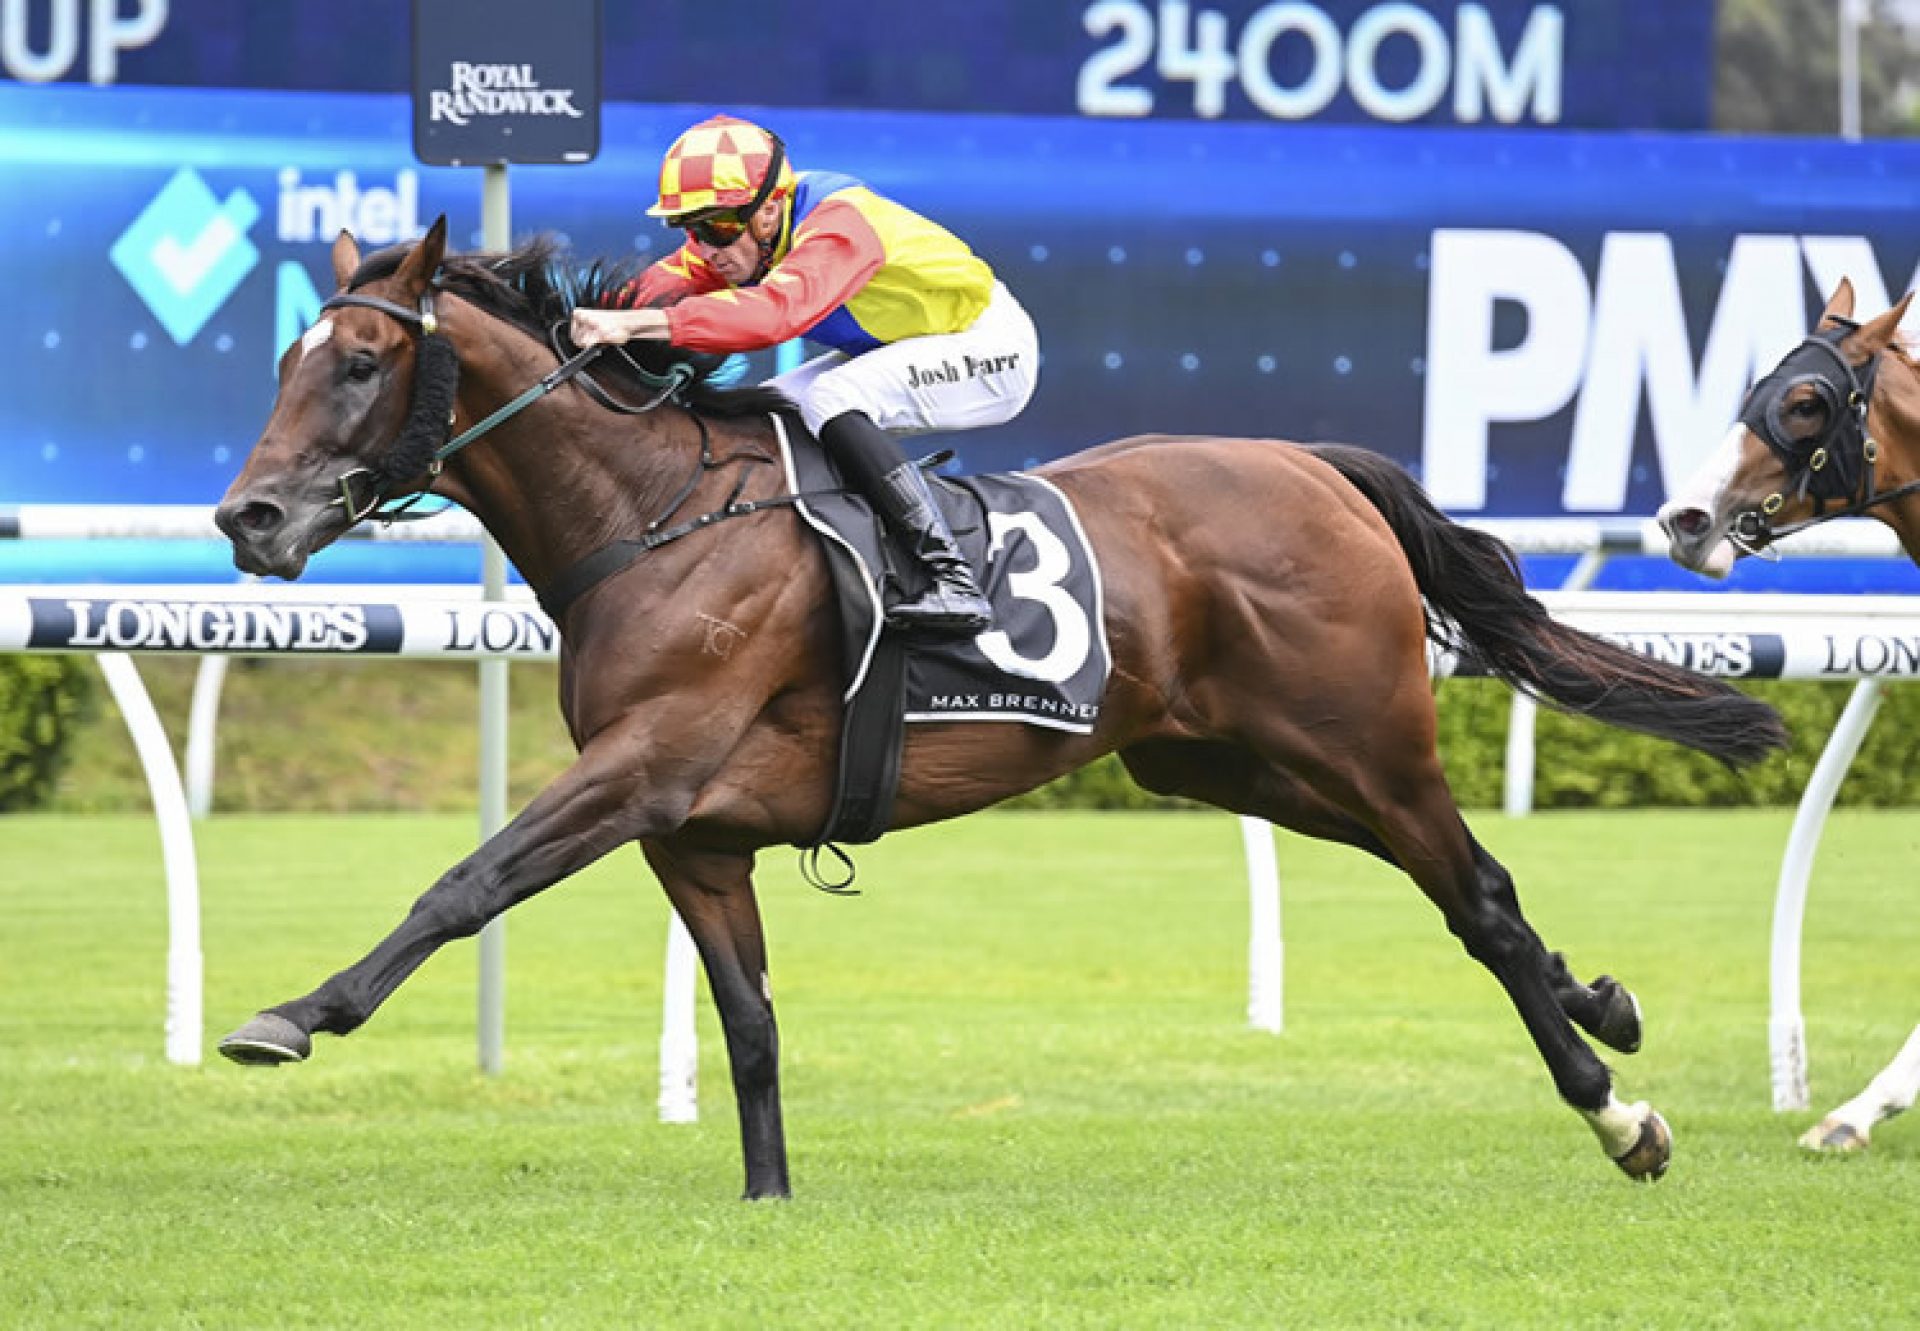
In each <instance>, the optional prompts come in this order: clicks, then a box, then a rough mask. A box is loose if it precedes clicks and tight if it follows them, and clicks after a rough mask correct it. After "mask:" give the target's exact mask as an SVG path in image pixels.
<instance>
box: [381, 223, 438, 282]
mask: <svg viewBox="0 0 1920 1331" xmlns="http://www.w3.org/2000/svg"><path fill="white" fill-rule="evenodd" d="M446 257H447V215H446V214H445V213H441V214H440V216H438V217H436V218H434V219H433V225H432V226H430V227H428V228H427V234H426V235H424V236H422V237H420V240H419V243H418V244H416V245H415V246H414V247H413V252H412V253H411V254H409V255H407V257H406V259H405V260H403V261H402V262H401V264H400V267H399V269H398V270H396V271H395V273H394V276H395V277H397V278H398V279H400V281H402V282H404V283H406V285H407V288H408V289H409V290H411V291H424V290H426V288H427V283H429V282H431V281H433V275H434V274H435V273H437V272H439V271H440V261H441V260H442V259H444V258H446Z"/></svg>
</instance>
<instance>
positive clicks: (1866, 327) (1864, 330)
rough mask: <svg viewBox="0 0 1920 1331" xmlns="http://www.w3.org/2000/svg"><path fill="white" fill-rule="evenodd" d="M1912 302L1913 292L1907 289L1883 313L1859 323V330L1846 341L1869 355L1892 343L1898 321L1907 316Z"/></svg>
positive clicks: (1898, 324) (1898, 325)
mask: <svg viewBox="0 0 1920 1331" xmlns="http://www.w3.org/2000/svg"><path fill="white" fill-rule="evenodd" d="M1911 304H1913V293H1912V292H1911V291H1909V292H1908V293H1907V294H1906V295H1904V296H1902V297H1901V298H1900V300H1899V302H1898V303H1897V304H1895V305H1894V307H1893V308H1892V309H1890V310H1888V311H1887V312H1886V313H1885V314H1881V315H1877V316H1875V317H1874V318H1871V319H1869V320H1867V321H1866V322H1865V323H1863V324H1861V325H1860V331H1859V332H1857V333H1855V334H1854V335H1853V336H1852V337H1850V338H1848V339H1847V341H1848V342H1849V343H1851V344H1852V345H1853V346H1854V347H1855V348H1856V350H1857V351H1859V352H1860V353H1862V354H1867V355H1871V354H1872V353H1873V352H1876V351H1879V350H1880V349H1881V348H1882V347H1885V346H1887V345H1889V344H1890V343H1892V341H1893V339H1894V335H1895V333H1896V331H1897V330H1898V329H1899V327H1900V321H1901V320H1902V319H1904V318H1906V317H1907V306H1909V305H1911Z"/></svg>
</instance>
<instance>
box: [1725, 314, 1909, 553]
mask: <svg viewBox="0 0 1920 1331" xmlns="http://www.w3.org/2000/svg"><path fill="white" fill-rule="evenodd" d="M1835 323H1836V324H1837V325H1838V326H1837V327H1834V328H1829V329H1823V330H1821V331H1819V332H1816V333H1814V334H1813V335H1812V336H1810V337H1808V338H1807V339H1806V340H1804V341H1803V342H1801V343H1800V345H1799V346H1797V347H1795V348H1794V349H1793V350H1792V351H1791V352H1789V353H1788V354H1787V356H1786V358H1785V359H1784V360H1782V361H1781V362H1780V364H1779V365H1778V367H1776V368H1775V369H1774V371H1773V373H1771V374H1769V375H1767V376H1766V378H1764V379H1762V380H1761V381H1760V382H1759V383H1757V384H1755V385H1754V386H1753V389H1752V391H1751V392H1749V393H1748V394H1747V400H1746V402H1745V404H1744V405H1743V406H1742V407H1741V408H1740V423H1741V424H1743V425H1745V426H1746V427H1747V429H1748V430H1750V431H1752V432H1753V435H1754V437H1755V438H1757V439H1759V440H1760V442H1761V443H1763V444H1765V445H1766V446H1767V449H1768V451H1770V452H1771V453H1772V454H1773V455H1774V456H1775V457H1776V458H1778V459H1779V460H1780V465H1781V467H1782V468H1783V469H1785V471H1786V474H1787V485H1788V486H1789V487H1791V494H1789V493H1788V490H1787V489H1786V488H1783V489H1780V490H1776V491H1774V492H1773V493H1772V494H1770V495H1768V496H1767V497H1766V499H1764V500H1763V501H1762V502H1761V504H1760V507H1759V508H1749V509H1745V510H1743V511H1742V512H1741V513H1739V514H1738V515H1736V516H1735V518H1734V520H1733V524H1732V527H1731V529H1730V530H1729V531H1728V533H1727V536H1728V539H1729V540H1731V541H1732V542H1733V543H1734V544H1735V545H1737V546H1739V547H1740V548H1741V549H1742V550H1743V551H1745V552H1746V553H1747V554H1758V553H1760V551H1762V550H1764V549H1765V548H1766V547H1767V546H1769V545H1771V544H1772V543H1773V542H1774V541H1777V540H1779V539H1780V538H1781V537H1783V536H1791V535H1792V534H1793V533H1795V532H1798V531H1805V530H1806V529H1807V528H1808V527H1816V526H1819V525H1820V524H1821V523H1823V522H1831V521H1833V520H1834V519H1835V518H1845V517H1856V516H1858V515H1859V514H1862V513H1864V512H1866V511H1867V510H1868V509H1870V508H1875V507H1877V506H1879V505H1881V504H1884V503H1887V502H1888V501H1890V500H1893V499H1897V498H1899V497H1900V496H1902V495H1905V494H1909V493H1911V492H1912V491H1914V490H1916V489H1920V481H1914V482H1910V483H1909V484H1906V485H1902V486H1900V487H1898V488H1897V489H1893V490H1885V491H1880V490H1877V489H1876V488H1875V481H1874V464H1875V463H1877V462H1878V461H1879V460H1880V443H1879V441H1878V440H1876V439H1875V438H1874V437H1873V436H1872V435H1870V434H1868V433H1867V411H1868V408H1869V407H1870V406H1871V405H1872V401H1873V386H1874V380H1875V378H1876V377H1877V376H1878V374H1879V370H1880V355H1879V353H1878V352H1875V353H1874V354H1873V355H1872V356H1870V357H1868V358H1867V361H1866V363H1865V364H1864V365H1861V366H1859V367H1857V368H1856V367H1855V366H1854V365H1853V363H1852V362H1850V361H1849V360H1848V359H1847V358H1846V355H1845V354H1844V353H1843V352H1842V351H1841V350H1840V343H1841V342H1842V341H1843V340H1844V339H1845V338H1846V337H1847V335H1848V334H1850V333H1852V332H1854V331H1855V330H1856V329H1858V328H1859V326H1860V325H1859V324H1857V323H1854V322H1853V321H1851V320H1848V319H1837V320H1835ZM1836 369H1837V373H1836ZM1803 386H1804V387H1807V388H1809V389H1811V390H1812V391H1813V393H1814V395H1815V396H1816V397H1817V398H1819V400H1820V401H1821V403H1822V404H1824V405H1825V407H1826V409H1827V423H1826V426H1825V428H1824V429H1822V430H1821V431H1820V433H1819V434H1817V435H1814V436H1812V437H1810V438H1806V439H1796V438H1794V437H1793V435H1792V433H1791V431H1789V430H1788V428H1787V422H1786V419H1785V415H1784V413H1785V409H1786V405H1787V398H1788V397H1789V396H1790V395H1791V394H1792V392H1793V390H1794V389H1796V388H1800V387H1803ZM1800 499H1811V500H1812V501H1813V516H1812V517H1810V518H1807V519H1806V520H1805V521H1802V522H1796V523H1794V524H1793V525H1792V526H1788V527H1781V528H1777V529H1776V528H1775V527H1774V526H1773V522H1772V519H1773V517H1774V515H1775V514H1777V513H1779V512H1780V511H1781V510H1782V509H1783V508H1785V507H1786V506H1787V503H1788V502H1789V500H1800ZM1829 504H1834V505H1837V507H1836V508H1834V509H1833V510H1832V511H1831V512H1829V511H1828V508H1827V506H1828V505H1829Z"/></svg>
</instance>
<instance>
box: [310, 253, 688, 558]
mask: <svg viewBox="0 0 1920 1331" xmlns="http://www.w3.org/2000/svg"><path fill="white" fill-rule="evenodd" d="M437 291H438V288H437V287H435V286H434V285H432V284H431V283H429V284H428V286H427V288H426V290H424V291H422V292H421V293H420V304H419V307H418V308H417V309H409V308H407V307H406V306H405V305H401V304H399V303H397V302H395V301H391V300H386V299H384V298H382V297H380V296H369V295H364V294H362V293H360V292H357V291H342V292H339V293H337V294H335V295H333V296H329V297H328V298H327V299H326V300H325V301H324V302H322V303H321V306H320V311H321V313H323V314H324V313H326V312H327V311H328V310H335V309H340V308H342V307H344V306H358V307H360V308H362V309H369V310H378V311H379V312H380V313H382V314H385V315H387V316H389V317H390V318H393V319H397V320H399V321H400V323H401V324H402V325H403V326H404V327H405V328H406V329H407V331H408V332H409V333H411V334H412V335H413V338H414V345H415V357H416V361H417V363H416V366H415V370H414V378H413V398H412V401H411V402H410V403H409V404H408V408H407V422H406V425H405V426H404V427H402V429H401V431H400V435H399V438H398V439H396V440H395V442H394V445H393V447H392V448H391V449H389V450H388V452H387V455H386V456H385V457H384V458H382V459H381V460H380V462H379V464H378V465H377V466H374V467H352V468H349V469H348V470H347V471H345V472H343V473H341V476H340V480H339V485H340V494H339V497H338V498H336V499H334V500H333V501H332V503H333V504H337V505H339V506H341V507H342V508H343V509H345V510H346V514H347V525H348V526H349V527H351V526H354V525H355V524H357V523H359V522H362V521H364V520H365V519H367V518H369V517H371V518H376V519H378V520H380V521H383V522H394V521H401V520H411V519H414V518H418V517H423V516H425V515H424V514H415V513H409V512H408V511H407V510H408V509H410V508H412V507H413V506H414V505H415V504H417V503H419V502H420V500H421V498H422V497H424V496H425V495H426V493H427V491H428V490H430V489H431V488H432V487H433V479H434V478H435V477H437V476H438V475H439V474H440V472H441V469H442V468H443V467H444V466H445V465H446V461H447V459H448V458H450V457H452V456H453V455H454V454H455V453H458V452H459V451H460V450H461V449H463V448H465V447H466V446H467V445H468V444H471V443H473V442H474V441H475V440H476V439H479V438H480V437H481V436H482V435H484V434H486V433H487V432H488V431H490V430H492V429H493V428H494V427H496V426H498V425H501V424H503V423H505V422H506V421H508V420H510V419H512V418H513V417H514V416H517V415H519V414H520V413H521V412H522V411H525V410H526V409H527V408H528V407H530V406H532V405H533V404H534V403H535V402H538V401H539V400H540V399H541V398H543V397H545V396H546V395H547V394H548V393H551V392H552V391H553V390H554V389H556V388H558V387H560V386H561V385H562V384H564V383H566V382H568V381H569V380H571V379H573V378H575V377H580V378H581V382H582V383H583V384H588V385H592V381H591V380H590V379H587V378H586V377H585V376H584V375H582V373H581V372H582V371H584V370H585V369H586V368H587V366H588V365H589V364H591V363H592V362H593V361H594V360H596V359H597V358H598V357H599V355H600V353H601V352H602V351H604V350H605V346H604V345H595V346H591V347H585V348H582V349H581V350H579V351H576V352H574V353H573V354H572V355H571V356H566V357H564V358H563V359H562V360H561V363H560V364H559V365H558V366H557V367H555V368H554V369H553V370H551V371H549V372H548V373H547V374H546V375H545V376H544V377H543V378H541V379H540V381H539V382H538V383H535V384H534V385H533V386H532V387H530V388H528V389H527V390H526V391H525V392H523V393H521V394H520V395H519V396H518V397H516V398H514V399H513V400H512V401H511V402H508V403H506V404H505V405H504V406H502V407H501V408H499V410H497V411H495V412H493V413H492V414H490V415H489V416H487V418H486V419H485V420H482V421H480V422H478V423H477V424H475V425H473V426H471V427H469V428H468V429H466V430H463V431H462V432H461V433H460V434H459V435H457V436H455V437H454V438H451V439H448V438H447V437H446V436H447V434H448V432H450V431H451V430H452V429H453V400H454V391H455V389H457V388H458V386H459V380H460V357H459V354H458V353H457V352H456V351H455V350H454V348H453V343H452V342H451V341H449V340H448V339H447V336H446V334H444V333H442V332H441V331H440V317H439V314H438V312H437V311H436V309H435V305H434V300H435V295H436V293H437ZM626 359H627V363H628V364H629V365H630V366H631V367H632V368H633V369H634V370H635V371H636V372H638V374H639V375H640V377H641V381H642V382H643V383H645V384H646V385H647V387H648V388H650V389H652V390H654V396H653V397H652V398H651V399H650V400H649V401H647V402H646V403H644V404H643V405H641V406H638V407H628V406H624V405H616V404H614V403H613V402H612V401H611V399H609V398H608V396H607V395H606V394H605V392H604V391H603V390H601V389H599V387H598V386H597V385H593V389H594V392H593V395H594V397H596V398H597V399H599V400H600V401H602V402H604V403H607V404H608V405H610V406H615V409H616V410H624V411H628V412H635V413H638V412H646V411H652V410H653V409H654V408H655V407H658V406H659V405H660V404H661V403H663V402H666V401H667V400H668V399H670V398H674V397H677V396H678V395H679V394H680V392H681V390H683V389H684V388H685V387H686V386H687V385H688V384H690V383H692V382H693V380H694V378H695V375H696V373H697V372H696V371H695V370H694V368H693V367H692V366H690V365H686V364H676V365H674V366H673V367H671V369H669V370H668V372H667V373H666V374H664V375H658V374H654V373H653V372H652V371H650V370H647V369H646V368H644V367H643V366H641V365H640V364H639V363H638V362H636V361H634V360H633V358H632V357H631V356H628V357H627V358H626ZM423 472H424V473H425V474H426V476H427V484H426V485H425V486H423V487H422V488H420V489H419V490H417V491H415V492H414V493H413V494H411V495H409V496H408V497H407V498H406V500H405V501H404V502H402V503H400V504H397V505H395V506H393V507H390V508H384V509H383V508H382V507H381V505H383V504H385V503H386V502H387V498H388V496H389V494H390V493H391V491H392V489H393V488H395V487H398V486H400V485H404V484H406V483H407V482H409V481H411V480H412V479H413V478H415V477H417V476H419V475H420V474H421V473H423ZM356 483H359V484H361V485H363V486H364V487H365V493H364V494H360V495H356V494H355V493H354V487H355V484H356ZM329 507H331V505H329Z"/></svg>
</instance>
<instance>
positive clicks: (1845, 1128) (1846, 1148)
mask: <svg viewBox="0 0 1920 1331" xmlns="http://www.w3.org/2000/svg"><path fill="white" fill-rule="evenodd" d="M1800 1145H1801V1147H1802V1148H1803V1149H1805V1150H1809V1151H1813V1152H1816V1153H1818V1154H1820V1155H1852V1154H1853V1153H1854V1152H1855V1151H1864V1150H1866V1149H1867V1134H1866V1133H1864V1132H1862V1131H1861V1130H1860V1129H1858V1128H1856V1127H1854V1126H1853V1124H1851V1123H1843V1122H1841V1121H1840V1120H1839V1119H1837V1118H1823V1119H1821V1120H1820V1121H1819V1122H1818V1123H1816V1124H1814V1125H1813V1126H1812V1127H1810V1128H1808V1129H1807V1130H1806V1132H1805V1133H1804V1134H1802V1135H1801V1138H1800Z"/></svg>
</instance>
